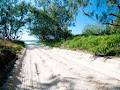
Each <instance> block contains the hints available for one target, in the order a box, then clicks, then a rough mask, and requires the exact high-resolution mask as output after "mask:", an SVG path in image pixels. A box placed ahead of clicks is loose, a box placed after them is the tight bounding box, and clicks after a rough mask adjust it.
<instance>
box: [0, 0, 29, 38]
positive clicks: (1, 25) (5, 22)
mask: <svg viewBox="0 0 120 90" xmlns="http://www.w3.org/2000/svg"><path fill="white" fill-rule="evenodd" d="M5 1H6V2H5ZM5 1H3V2H1V3H0V37H1V38H7V39H17V38H19V34H20V32H21V29H22V27H23V26H25V23H26V14H27V5H26V4H25V2H22V3H18V2H17V0H9V1H8V0H5Z"/></svg>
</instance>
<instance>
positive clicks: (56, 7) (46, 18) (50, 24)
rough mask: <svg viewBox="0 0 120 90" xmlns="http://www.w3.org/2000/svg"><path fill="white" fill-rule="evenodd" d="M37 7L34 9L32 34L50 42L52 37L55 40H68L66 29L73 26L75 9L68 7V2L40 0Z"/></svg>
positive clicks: (64, 0)
mask: <svg viewBox="0 0 120 90" xmlns="http://www.w3.org/2000/svg"><path fill="white" fill-rule="evenodd" d="M36 5H37V6H36V7H35V8H34V9H32V13H33V16H32V17H33V18H34V19H33V22H32V25H31V26H32V27H31V33H32V34H34V35H36V36H37V37H39V38H41V39H43V40H49V39H50V38H51V37H52V38H54V39H55V40H60V39H62V38H64V39H66V38H67V37H68V34H63V32H64V33H65V29H66V30H68V29H67V28H66V27H68V26H70V25H72V23H71V21H73V19H74V16H73V15H74V14H73V13H75V9H74V8H72V7H71V6H68V5H69V4H67V2H66V0H63V1H62V0H39V1H37V3H36ZM38 33H39V34H38ZM66 33H70V32H67V31H66ZM63 35H66V36H63ZM69 35H70V34H69Z"/></svg>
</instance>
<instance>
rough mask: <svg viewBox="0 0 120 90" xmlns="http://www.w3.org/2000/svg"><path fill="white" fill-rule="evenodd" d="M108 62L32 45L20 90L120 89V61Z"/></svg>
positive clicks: (73, 52)
mask: <svg viewBox="0 0 120 90" xmlns="http://www.w3.org/2000/svg"><path fill="white" fill-rule="evenodd" d="M115 59H116V60H115ZM117 59H118V60H117ZM104 60H105V59H104V58H102V57H97V58H95V59H94V58H93V57H92V55H90V54H87V53H84V52H78V51H70V50H65V49H59V48H48V47H44V46H35V45H29V46H28V48H27V52H26V56H25V57H24V60H23V65H22V66H23V67H22V70H21V72H20V77H18V78H19V83H18V84H17V87H16V90H120V61H119V58H113V59H107V60H106V62H104Z"/></svg>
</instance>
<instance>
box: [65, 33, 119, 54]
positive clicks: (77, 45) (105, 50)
mask: <svg viewBox="0 0 120 90" xmlns="http://www.w3.org/2000/svg"><path fill="white" fill-rule="evenodd" d="M119 44H120V34H115V35H104V36H77V37H74V38H73V39H71V40H67V41H66V42H64V43H63V45H64V47H67V48H71V49H83V50H88V51H90V52H93V53H94V54H95V55H102V56H105V55H119V54H120V46H119Z"/></svg>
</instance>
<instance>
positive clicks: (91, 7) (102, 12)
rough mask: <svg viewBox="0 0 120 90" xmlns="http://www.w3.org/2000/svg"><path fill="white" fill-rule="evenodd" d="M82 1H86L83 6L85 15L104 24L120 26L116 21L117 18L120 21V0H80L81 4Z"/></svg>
mask: <svg viewBox="0 0 120 90" xmlns="http://www.w3.org/2000/svg"><path fill="white" fill-rule="evenodd" d="M81 1H83V2H84V3H86V5H83V6H82V7H83V8H82V11H83V13H84V14H85V15H87V16H89V17H90V18H92V19H94V20H97V21H98V22H99V23H101V24H104V25H112V26H120V24H119V23H115V20H116V18H117V20H118V21H120V13H118V12H120V0H78V3H79V5H81ZM78 8H80V7H78Z"/></svg>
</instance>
